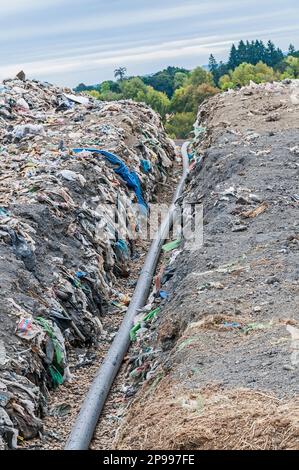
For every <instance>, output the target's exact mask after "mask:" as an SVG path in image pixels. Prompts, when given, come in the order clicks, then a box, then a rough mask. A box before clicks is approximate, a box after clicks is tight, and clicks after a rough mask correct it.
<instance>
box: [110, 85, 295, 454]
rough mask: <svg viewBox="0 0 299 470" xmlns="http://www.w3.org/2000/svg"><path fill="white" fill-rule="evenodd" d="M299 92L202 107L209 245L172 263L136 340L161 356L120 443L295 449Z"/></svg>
mask: <svg viewBox="0 0 299 470" xmlns="http://www.w3.org/2000/svg"><path fill="white" fill-rule="evenodd" d="M298 94H299V81H298V80H297V81H296V80H294V81H286V82H283V83H273V84H263V85H255V84H251V85H250V86H248V87H245V88H243V89H241V90H239V91H233V92H227V93H223V94H221V95H217V96H215V97H213V98H211V99H210V100H209V101H207V102H205V103H204V104H203V105H202V106H201V107H200V109H199V113H198V121H197V122H196V124H195V135H196V137H195V139H194V141H193V143H192V148H191V149H190V159H191V172H190V181H189V184H188V187H187V189H186V191H185V198H184V202H185V204H187V203H190V204H191V203H193V204H194V203H196V204H198V203H199V202H200V203H202V204H203V225H202V226H201V225H200V224H199V225H198V226H196V227H195V231H200V230H201V228H202V227H203V245H202V246H201V247H198V246H197V245H196V246H195V247H194V248H192V246H191V247H190V244H187V243H186V242H185V241H183V242H182V243H181V245H180V246H179V247H177V249H176V250H174V251H173V252H172V253H171V255H170V256H168V257H166V258H165V259H164V263H165V264H166V269H167V272H168V273H171V276H168V277H167V279H166V280H165V281H164V282H163V285H162V287H161V288H162V289H163V291H164V292H166V293H167V295H166V297H167V298H166V299H165V300H163V301H162V302H161V305H160V313H159V315H158V317H159V318H158V319H157V320H156V322H155V323H154V324H153V325H152V327H151V330H150V334H149V333H148V331H147V332H146V334H145V335H143V336H142V335H140V337H139V338H138V341H137V342H136V347H135V354H136V351H138V350H139V351H147V350H154V351H160V353H159V354H155V355H154V358H153V359H151V358H149V359H146V360H144V364H142V367H143V369H144V370H146V373H145V374H144V375H143V377H142V378H143V380H144V381H145V384H144V386H143V387H142V389H141V391H139V393H138V394H137V397H136V400H135V401H134V403H133V405H132V407H131V411H130V413H129V414H128V417H127V421H126V422H125V424H124V431H123V432H122V431H121V433H120V438H119V440H118V442H117V445H118V446H119V447H121V448H126V446H128V447H130V448H131V449H134V448H138V449H139V448H142V449H145V448H146V449H156V448H159V449H162V448H167V449H168V448H171V449H178V448H182V449H193V448H196V449H208V448H211V449H214V448H217V449H224V448H225V449H226V448H229V449H232V448H233V449H237V448H241V449H252V448H254V449H259V448H266V449H285V448H298V427H296V426H297V425H296V426H295V421H294V417H296V419H297V420H298V392H299V388H298V386H299V385H298V367H299V356H298V339H299V318H298V305H299V295H298V294H299V289H298V287H299V272H298V262H299V225H298V220H299V195H298V177H299V173H298V171H299V163H298V155H299V145H298V144H299V125H298V122H299V121H298V118H299V106H298V103H299V100H298V99H297V98H296V97H297V96H298ZM167 260H168V261H167ZM150 348H151V349H150ZM132 356H133V354H132ZM140 368H141V366H140ZM154 379H155V380H156V381H161V382H160V385H159V387H158V388H157V389H156V391H151V386H152V380H154ZM147 381H148V382H147ZM148 394H149V396H148ZM182 397H183V398H182ZM190 397H191V398H190ZM197 397H199V400H200V399H201V397H204V405H203V407H202V409H201V410H200V412H199V411H196V410H195V411H192V413H191V414H190V410H188V411H186V409H185V408H187V409H188V403H189V401H190V400H191V402H192V401H195V402H196V401H197ZM181 399H183V400H185V401H186V406H183V405H182V404H179V402H180V400H181ZM190 406H191V405H190ZM129 429H130V436H129V431H128V430H129Z"/></svg>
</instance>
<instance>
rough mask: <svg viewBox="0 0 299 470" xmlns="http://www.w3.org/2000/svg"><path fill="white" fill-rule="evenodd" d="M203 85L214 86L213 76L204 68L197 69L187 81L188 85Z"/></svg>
mask: <svg viewBox="0 0 299 470" xmlns="http://www.w3.org/2000/svg"><path fill="white" fill-rule="evenodd" d="M203 83H208V84H209V85H214V81H213V75H212V74H211V72H207V71H206V70H205V69H203V68H202V67H196V68H195V69H194V70H192V72H191V73H190V75H189V78H188V79H187V84H190V85H195V86H197V85H202V84H203Z"/></svg>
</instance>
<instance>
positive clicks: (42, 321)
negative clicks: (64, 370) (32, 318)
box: [36, 317, 64, 366]
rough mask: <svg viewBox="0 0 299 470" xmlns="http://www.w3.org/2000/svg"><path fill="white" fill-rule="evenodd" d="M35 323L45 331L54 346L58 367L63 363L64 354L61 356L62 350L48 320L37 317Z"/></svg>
mask: <svg viewBox="0 0 299 470" xmlns="http://www.w3.org/2000/svg"><path fill="white" fill-rule="evenodd" d="M36 322H37V323H38V324H39V325H40V326H41V327H42V328H43V329H44V330H45V332H46V333H47V335H48V336H49V337H50V338H51V339H52V341H53V346H54V351H55V363H56V364H57V365H58V366H60V365H61V364H62V363H63V358H64V354H63V350H62V348H61V346H60V344H59V341H58V340H57V338H56V336H55V333H54V331H53V328H52V326H51V325H50V323H49V322H48V320H46V319H45V318H42V317H37V318H36Z"/></svg>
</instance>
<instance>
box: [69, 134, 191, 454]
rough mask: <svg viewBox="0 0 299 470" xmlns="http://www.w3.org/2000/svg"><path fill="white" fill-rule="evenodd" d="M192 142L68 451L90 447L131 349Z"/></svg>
mask: <svg viewBox="0 0 299 470" xmlns="http://www.w3.org/2000/svg"><path fill="white" fill-rule="evenodd" d="M188 145H189V142H185V143H184V144H183V146H182V149H181V152H182V163H183V174H182V176H181V178H180V181H179V183H178V186H177V188H176V191H175V194H174V197H173V200H172V203H171V206H170V208H169V211H168V214H167V215H166V217H165V219H164V220H163V222H162V224H161V226H160V228H159V230H158V232H157V234H156V237H155V239H154V240H153V242H152V244H151V247H150V249H149V251H148V254H147V256H146V259H145V262H144V265H143V268H142V271H141V273H140V276H139V278H138V282H137V285H136V288H135V291H134V294H133V297H132V300H131V302H130V305H129V306H128V309H127V312H126V314H125V316H124V319H123V321H122V323H121V326H120V328H119V330H118V333H117V334H116V336H115V338H114V340H113V343H112V345H111V346H110V349H109V351H108V353H107V356H106V358H105V359H104V362H103V363H102V364H101V366H100V367H99V369H98V371H97V374H96V376H95V378H94V380H93V382H92V384H91V386H90V389H89V391H88V393H87V395H86V397H85V400H84V401H83V404H82V406H81V409H80V412H79V414H78V416H77V419H76V421H75V424H74V426H73V428H72V430H71V433H70V436H69V438H68V440H67V443H66V446H65V450H86V449H88V448H89V444H90V442H91V440H92V437H93V433H94V430H95V427H96V425H97V422H98V420H99V417H100V415H101V412H102V409H103V407H104V405H105V402H106V399H107V396H108V394H109V392H110V389H111V386H112V384H113V381H114V379H115V376H116V375H117V373H118V371H119V368H120V366H121V364H122V362H123V359H124V356H125V354H126V352H127V350H128V348H129V345H130V330H131V328H132V327H133V324H134V318H135V316H136V315H137V314H138V313H140V309H142V308H143V307H144V305H145V303H146V300H147V298H148V295H149V291H150V288H151V284H152V280H153V276H154V274H155V270H156V267H157V263H158V259H159V256H160V253H161V248H162V245H163V243H164V241H165V239H166V238H168V231H169V230H170V228H171V227H172V225H173V220H174V215H175V211H176V205H175V203H176V200H177V199H178V198H179V197H180V196H181V195H182V192H183V188H184V184H185V180H186V177H187V175H188V172H189V157H188Z"/></svg>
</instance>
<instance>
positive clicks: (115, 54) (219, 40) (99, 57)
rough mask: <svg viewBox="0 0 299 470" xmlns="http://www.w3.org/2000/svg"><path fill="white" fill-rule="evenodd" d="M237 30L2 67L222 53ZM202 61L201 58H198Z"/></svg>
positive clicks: (34, 71) (53, 69) (65, 69)
mask: <svg viewBox="0 0 299 470" xmlns="http://www.w3.org/2000/svg"><path fill="white" fill-rule="evenodd" d="M298 30H299V26H293V27H291V28H290V27H281V28H276V29H268V30H263V31H250V32H245V31H244V32H243V33H242V34H243V36H244V37H246V38H249V39H250V38H256V37H261V38H263V37H268V36H269V35H271V34H274V33H275V34H284V33H289V32H290V31H298ZM239 36H240V35H239V34H238V35H237V34H226V35H222V36H207V37H195V38H192V39H182V40H176V41H168V42H163V43H161V44H154V45H147V46H139V47H138V46H137V47H129V48H126V49H124V50H122V51H121V53H120V51H119V50H118V49H117V48H116V49H115V50H114V51H99V52H93V53H90V54H88V53H85V54H79V55H77V56H75V57H72V58H69V59H67V58H59V59H46V60H40V61H34V62H23V63H18V64H13V65H10V66H1V67H0V76H2V78H4V77H7V76H13V75H15V74H16V73H17V72H18V71H19V70H20V69H23V70H24V71H25V72H26V73H27V74H29V75H30V76H32V77H42V76H44V77H45V76H52V75H55V74H56V75H60V74H61V75H62V74H63V73H69V72H74V71H80V70H81V71H83V70H84V71H86V70H94V69H96V68H100V67H104V66H109V65H112V66H115V65H119V64H123V65H130V64H137V63H144V62H151V61H157V60H162V59H168V60H175V59H178V58H182V57H183V58H186V57H194V56H196V57H200V56H204V57H207V55H208V54H209V53H210V52H213V53H217V52H218V53H220V52H222V51H225V50H227V49H228V47H229V46H230V44H231V43H232V42H234V41H235V40H238V39H239V38H240V37H239ZM199 63H200V62H199Z"/></svg>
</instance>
